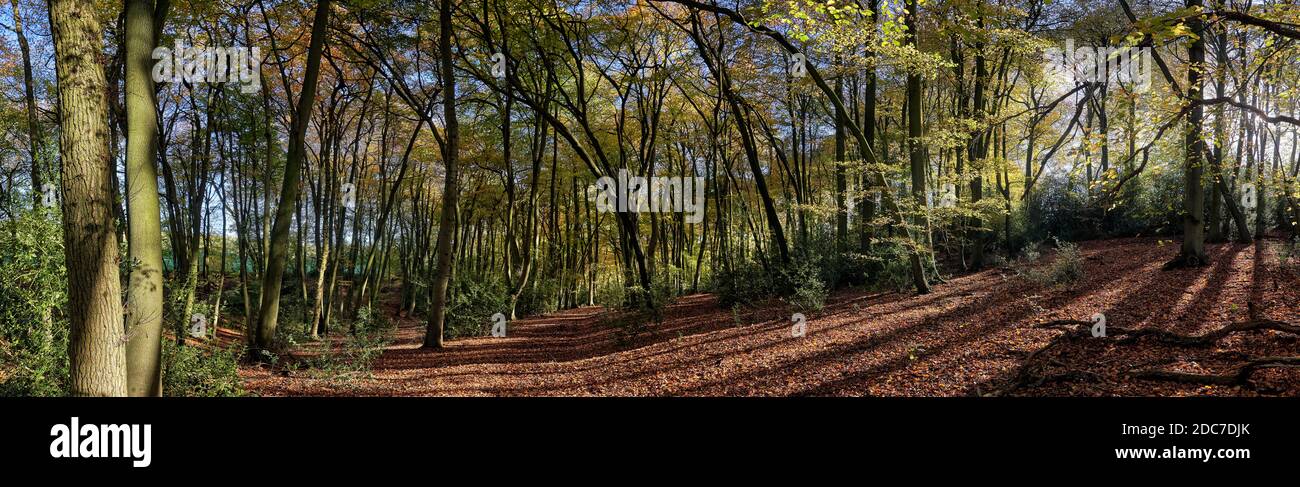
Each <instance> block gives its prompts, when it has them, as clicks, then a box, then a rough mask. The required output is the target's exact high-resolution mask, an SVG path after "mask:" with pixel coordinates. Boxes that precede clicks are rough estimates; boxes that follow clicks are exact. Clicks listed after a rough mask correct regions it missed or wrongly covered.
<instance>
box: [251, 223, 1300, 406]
mask: <svg viewBox="0 0 1300 487" xmlns="http://www.w3.org/2000/svg"><path fill="white" fill-rule="evenodd" d="M1276 243H1277V241H1270V242H1265V243H1264V244H1263V245H1262V247H1257V246H1255V245H1240V244H1220V245H1210V246H1208V252H1209V255H1210V259H1211V261H1212V263H1211V265H1209V266H1207V267H1201V268H1192V269H1180V270H1172V271H1164V270H1161V266H1162V265H1163V264H1164V263H1165V262H1166V261H1168V260H1169V259H1170V258H1172V257H1173V256H1174V255H1175V253H1176V252H1177V249H1178V244H1177V242H1176V241H1174V242H1170V241H1167V240H1166V241H1160V240H1157V239H1155V238H1133V239H1119V240H1105V241H1094V242H1086V243H1084V244H1082V249H1083V254H1084V256H1085V259H1084V261H1085V269H1086V275H1085V277H1084V279H1082V280H1081V281H1079V282H1076V283H1074V284H1072V285H1069V286H1064V287H1043V286H1039V285H1036V284H1033V283H1031V282H1029V281H1027V280H1025V279H1022V278H1019V277H1017V276H1016V275H1015V273H1014V272H1013V271H1010V270H1008V269H1005V268H994V269H988V270H985V271H982V272H978V273H975V274H970V275H966V276H961V277H957V278H954V279H951V280H949V282H947V283H945V284H939V285H936V286H935V287H934V291H933V292H932V293H931V294H928V295H923V296H915V295H912V294H908V293H896V292H886V293H870V292H864V291H861V290H852V289H850V290H844V291H841V292H838V293H836V294H834V295H833V296H832V297H831V298H830V299H829V300H828V304H827V306H826V307H825V308H824V309H823V310H821V311H819V312H814V313H807V315H808V321H807V334H806V336H804V337H802V338H795V337H792V336H791V325H792V322H791V321H790V316H791V313H792V310H790V309H788V308H787V307H786V306H785V305H784V304H783V303H781V302H779V301H773V302H771V303H769V304H767V305H764V306H761V307H759V308H757V309H754V308H741V309H740V310H739V311H738V312H733V311H732V310H730V309H721V308H719V307H718V306H717V304H716V301H715V299H714V298H713V297H712V296H711V295H706V294H700V295H692V296H686V297H683V298H680V299H679V300H678V301H677V302H675V303H673V304H671V305H669V306H667V307H666V309H665V317H664V321H663V323H662V324H649V325H646V326H645V327H644V329H643V330H640V331H639V332H637V331H635V330H631V329H626V328H624V327H619V326H615V325H613V324H611V322H614V321H617V320H616V319H615V318H617V316H616V315H615V314H614V313H613V312H610V311H606V310H603V309H601V308H580V309H572V310H566V311H561V312H558V313H554V314H551V315H547V316H540V317H530V318H526V319H520V320H516V321H513V322H511V323H510V324H509V332H508V336H507V337H506V338H492V337H480V338H469V339H459V340H451V341H449V342H448V346H447V347H446V348H445V349H442V350H423V349H420V348H419V345H420V341H421V337H422V334H423V330H424V329H423V323H422V322H421V321H419V320H414V319H403V320H402V321H401V322H400V325H399V327H398V330H397V332H396V333H397V335H396V340H395V342H394V344H393V345H392V346H390V347H389V349H388V350H386V351H385V352H384V353H383V355H382V356H381V357H380V358H379V359H378V361H377V362H376V364H375V366H374V368H373V370H372V371H371V373H370V374H363V375H361V376H358V377H355V378H350V379H348V380H346V381H343V382H340V381H337V380H326V379H320V378H313V377H310V376H308V374H300V373H288V374H286V373H284V372H282V371H275V370H270V369H267V368H263V367H252V366H249V367H245V368H243V369H241V371H240V373H241V375H243V376H244V378H245V380H246V385H247V386H248V388H249V390H250V391H252V392H253V393H255V394H259V395H290V396H301V395H361V396H389V395H399V396H428V395H437V396H448V395H449V396H483V395H488V396H801V395H812V396H963V395H985V394H989V393H991V392H993V391H999V390H1002V392H1004V393H1006V394H1010V395H1033V396H1063V395H1067V396H1110V395H1122V396H1150V395H1158V396H1190V395H1287V396H1297V395H1300V370H1297V369H1281V368H1279V369H1266V370H1261V371H1258V372H1255V373H1254V374H1253V375H1252V380H1251V383H1250V384H1249V386H1246V387H1243V386H1205V385H1197V384H1182V383H1174V382H1162V381H1154V380H1140V379H1134V378H1132V377H1130V376H1129V375H1128V372H1129V371H1131V370H1134V369H1139V368H1160V369H1167V370H1171V371H1179V372H1192V373H1207V374H1209V373H1216V374H1217V373H1227V372H1228V371H1231V370H1232V368H1233V367H1234V366H1235V365H1236V364H1239V363H1240V362H1242V361H1244V360H1246V359H1248V358H1251V357H1260V356H1266V355H1289V356H1296V355H1300V343H1298V341H1297V338H1298V337H1296V336H1294V335H1288V334H1284V333H1280V332H1275V331H1249V332H1242V333H1237V334H1233V335H1230V336H1228V337H1226V338H1224V339H1222V340H1220V341H1219V342H1217V343H1215V344H1214V345H1213V346H1210V347H1183V346H1174V345H1166V344H1162V343H1158V342H1155V341H1150V340H1137V341H1132V342H1128V343H1123V342H1121V341H1117V340H1115V339H1113V338H1111V339H1108V338H1091V337H1089V338H1086V339H1080V340H1074V341H1071V342H1070V343H1067V344H1064V345H1062V346H1058V347H1053V348H1052V353H1051V354H1050V355H1049V356H1044V355H1043V354H1040V355H1039V356H1037V357H1035V360H1044V361H1045V362H1043V364H1042V365H1043V368H1044V369H1047V370H1052V371H1056V372H1061V371H1081V373H1079V374H1074V375H1070V374H1054V375H1059V376H1060V377H1062V378H1058V379H1054V380H1050V381H1043V382H1041V383H1038V384H1033V385H1028V386H1022V387H1016V388H1013V389H1007V390H1003V389H1006V386H1007V384H1009V383H1010V382H1011V380H1012V378H1013V377H1015V376H1016V374H1017V372H1018V370H1019V369H1020V367H1021V366H1022V364H1023V362H1024V361H1025V360H1026V359H1027V358H1028V357H1030V355H1031V354H1032V353H1033V352H1034V351H1036V350H1039V349H1041V348H1043V347H1045V346H1046V345H1047V344H1048V343H1050V342H1051V341H1052V339H1053V338H1056V337H1059V336H1060V335H1061V334H1063V333H1065V332H1064V331H1062V330H1055V329H1042V328H1036V327H1034V325H1035V324H1038V323H1043V322H1046V321H1051V320H1060V319H1076V320H1088V319H1089V317H1091V316H1092V315H1093V314H1094V313H1104V314H1105V315H1106V317H1107V323H1108V325H1109V326H1120V327H1124V328H1131V329H1139V328H1144V327H1156V328H1160V329H1164V330H1168V331H1173V332H1178V333H1185V334H1191V335H1195V334H1201V333H1205V332H1208V331H1211V330H1214V329H1217V328H1219V327H1222V326H1224V325H1227V324H1229V323H1233V322H1238V321H1245V320H1248V319H1250V318H1251V317H1250V316H1248V310H1247V308H1248V306H1247V303H1248V302H1253V303H1254V305H1255V309H1256V314H1257V315H1260V316H1259V318H1261V319H1274V320H1281V321H1287V322H1290V323H1300V311H1298V309H1300V304H1298V303H1300V264H1297V263H1296V262H1294V261H1293V262H1292V263H1291V264H1290V265H1288V266H1286V267H1283V266H1281V265H1280V263H1279V260H1278V258H1277V256H1276V255H1275V253H1274V252H1272V250H1271V249H1272V248H1273V247H1272V246H1273V245H1275V244H1276ZM1259 248H1262V249H1263V250H1262V251H1261V254H1262V255H1256V252H1257V249H1259ZM1049 258H1050V257H1047V258H1044V261H1047V260H1048V259H1049Z"/></svg>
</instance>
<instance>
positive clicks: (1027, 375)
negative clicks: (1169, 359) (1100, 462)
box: [985, 303, 1300, 396]
mask: <svg viewBox="0 0 1300 487" xmlns="http://www.w3.org/2000/svg"><path fill="white" fill-rule="evenodd" d="M1251 304H1252V306H1250V309H1251V313H1250V314H1251V315H1255V313H1254V308H1255V307H1254V306H1253V303H1251ZM1092 325H1093V323H1092V322H1091V321H1084V320H1053V321H1048V322H1045V323H1040V324H1038V325H1035V327H1036V328H1053V329H1064V330H1065V333H1063V334H1061V335H1060V336H1058V337H1056V338H1054V339H1052V341H1051V342H1049V343H1048V344H1047V346H1045V347H1043V348H1040V349H1038V350H1035V351H1034V352H1033V353H1030V354H1029V356H1027V357H1025V361H1024V362H1023V363H1022V365H1021V366H1020V369H1019V370H1018V371H1017V372H1016V375H1015V377H1014V378H1012V380H1011V381H1010V382H1008V383H1007V384H1006V385H1005V386H1003V387H1002V388H999V389H998V390H996V391H994V392H991V393H989V394H985V395H987V396H1001V395H1005V394H1008V393H1010V392H1012V391H1015V390H1017V389H1020V388H1023V387H1026V386H1029V387H1033V386H1038V385H1042V384H1045V383H1049V382H1059V381H1064V380H1078V379H1087V380H1094V381H1095V380H1100V379H1101V377H1100V376H1099V375H1097V374H1096V373H1093V372H1089V371H1085V370H1067V371H1065V372H1062V373H1059V374H1052V375H1044V372H1045V369H1046V366H1047V365H1052V364H1051V363H1047V364H1040V363H1037V362H1039V360H1036V359H1037V358H1038V357H1039V356H1041V355H1045V353H1046V352H1047V351H1049V350H1052V349H1054V348H1056V347H1058V346H1059V345H1062V344H1065V343H1069V342H1072V341H1074V340H1077V339H1080V338H1085V337H1090V336H1091V327H1092ZM1251 330H1274V331H1279V332H1283V333H1292V334H1296V335H1300V326H1297V325H1294V324H1291V323H1286V322H1282V321H1276V320H1262V319H1252V320H1250V321H1245V322H1240V323H1233V324H1230V325H1227V326H1224V327H1223V328H1219V329H1217V330H1214V331H1212V332H1209V333H1206V334H1204V335H1183V334H1180V333H1172V332H1168V331H1164V330H1155V329H1138V330H1134V329H1129V328H1124V327H1119V326H1107V327H1106V336H1107V337H1118V338H1120V339H1122V340H1124V341H1131V340H1136V339H1138V338H1141V337H1152V338H1153V339H1155V340H1157V341H1160V342H1162V343H1168V344H1172V345H1178V346H1207V345H1211V344H1213V343H1215V342H1217V341H1219V340H1221V339H1223V338H1224V337H1226V336H1228V335H1231V334H1233V333H1237V332H1243V331H1251ZM1274 367H1300V357H1263V358H1258V359H1252V360H1250V361H1248V362H1246V363H1245V364H1242V365H1240V366H1238V367H1237V368H1236V369H1235V370H1236V372H1234V373H1233V374H1230V375H1222V376H1220V375H1205V374H1189V373H1182V372H1170V371H1165V370H1157V369H1143V370H1137V371H1131V372H1130V373H1129V376H1131V377H1134V378H1139V379H1151V380H1168V381H1174V382H1184V383H1195V384H1217V385H1238V384H1242V385H1245V384H1247V383H1248V381H1249V379H1250V376H1251V374H1252V373H1254V372H1255V371H1256V370H1259V369H1263V368H1274Z"/></svg>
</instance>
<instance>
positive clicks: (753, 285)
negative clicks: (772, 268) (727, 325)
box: [713, 262, 776, 307]
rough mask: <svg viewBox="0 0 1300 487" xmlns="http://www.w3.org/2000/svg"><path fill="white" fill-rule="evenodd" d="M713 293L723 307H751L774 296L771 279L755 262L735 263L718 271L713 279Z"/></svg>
mask: <svg viewBox="0 0 1300 487" xmlns="http://www.w3.org/2000/svg"><path fill="white" fill-rule="evenodd" d="M713 292H714V294H716V295H717V296H718V304H720V305H722V306H723V307H731V306H732V305H734V304H741V305H752V304H754V303H756V302H758V301H761V300H763V299H766V298H768V297H770V296H772V295H773V294H776V290H775V288H774V286H773V282H772V279H771V278H770V277H769V276H768V275H767V273H766V272H764V271H763V267H762V266H760V265H759V264H758V263H756V262H749V263H737V264H736V265H735V267H732V268H724V269H722V270H720V271H718V273H717V275H716V276H715V277H714V279H713Z"/></svg>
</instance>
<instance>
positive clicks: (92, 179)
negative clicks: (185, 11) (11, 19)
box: [50, 0, 127, 396]
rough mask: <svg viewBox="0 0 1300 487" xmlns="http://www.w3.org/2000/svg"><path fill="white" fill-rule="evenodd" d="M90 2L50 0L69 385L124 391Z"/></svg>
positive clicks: (101, 83) (101, 84)
mask: <svg viewBox="0 0 1300 487" xmlns="http://www.w3.org/2000/svg"><path fill="white" fill-rule="evenodd" d="M93 7H94V4H92V3H86V2H79V1H75V0H52V1H51V2H50V28H51V31H52V33H53V36H54V57H55V71H56V73H57V77H58V83H59V88H58V92H59V122H60V127H61V129H60V136H59V154H60V156H61V158H62V162H63V169H62V186H63V228H64V233H63V245H64V255H65V256H66V258H67V267H68V319H69V326H70V327H71V340H70V342H69V344H68V357H69V362H70V375H71V380H70V384H69V386H70V387H69V389H70V392H71V393H72V394H73V395H77V396H124V395H126V392H127V388H126V353H125V349H124V348H123V347H122V341H123V338H124V336H123V330H122V301H121V283H120V282H119V281H118V278H119V276H118V268H117V261H118V255H117V240H116V237H115V233H114V222H113V205H114V203H113V188H112V175H111V171H112V170H113V166H112V163H111V161H110V159H109V157H108V103H107V99H106V98H105V93H106V91H105V90H106V86H107V81H106V80H105V78H104V70H103V64H102V63H101V62H100V60H99V58H100V51H101V50H102V49H103V44H102V43H103V28H102V27H101V26H100V24H99V19H98V14H97V12H95V11H94V8H93Z"/></svg>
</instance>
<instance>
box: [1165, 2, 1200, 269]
mask: <svg viewBox="0 0 1300 487" xmlns="http://www.w3.org/2000/svg"><path fill="white" fill-rule="evenodd" d="M1187 7H1188V8H1191V9H1200V8H1201V0H1187ZM1187 22H1188V26H1189V27H1190V28H1191V31H1192V35H1193V36H1194V37H1193V38H1192V39H1191V41H1190V44H1189V45H1188V47H1187V58H1188V59H1187V62H1188V66H1187V99H1188V103H1192V107H1191V110H1190V111H1188V112H1187V129H1186V130H1187V133H1186V136H1185V137H1184V142H1183V145H1184V151H1185V154H1186V155H1185V156H1184V157H1186V164H1185V165H1184V166H1183V244H1182V247H1181V249H1180V250H1179V254H1178V257H1176V258H1175V259H1174V260H1173V261H1171V262H1170V264H1171V265H1173V266H1202V265H1205V264H1207V263H1209V261H1208V259H1207V258H1206V256H1205V208H1204V206H1205V192H1204V190H1203V189H1202V184H1201V178H1202V175H1203V173H1204V172H1205V168H1204V167H1202V165H1201V153H1202V152H1203V151H1204V150H1205V140H1204V139H1202V137H1201V118H1202V113H1203V108H1202V106H1201V104H1200V103H1201V90H1202V88H1203V86H1202V73H1201V70H1203V69H1205V29H1204V22H1202V21H1201V18H1200V17H1198V16H1193V17H1191V18H1190V19H1188V21H1187Z"/></svg>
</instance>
